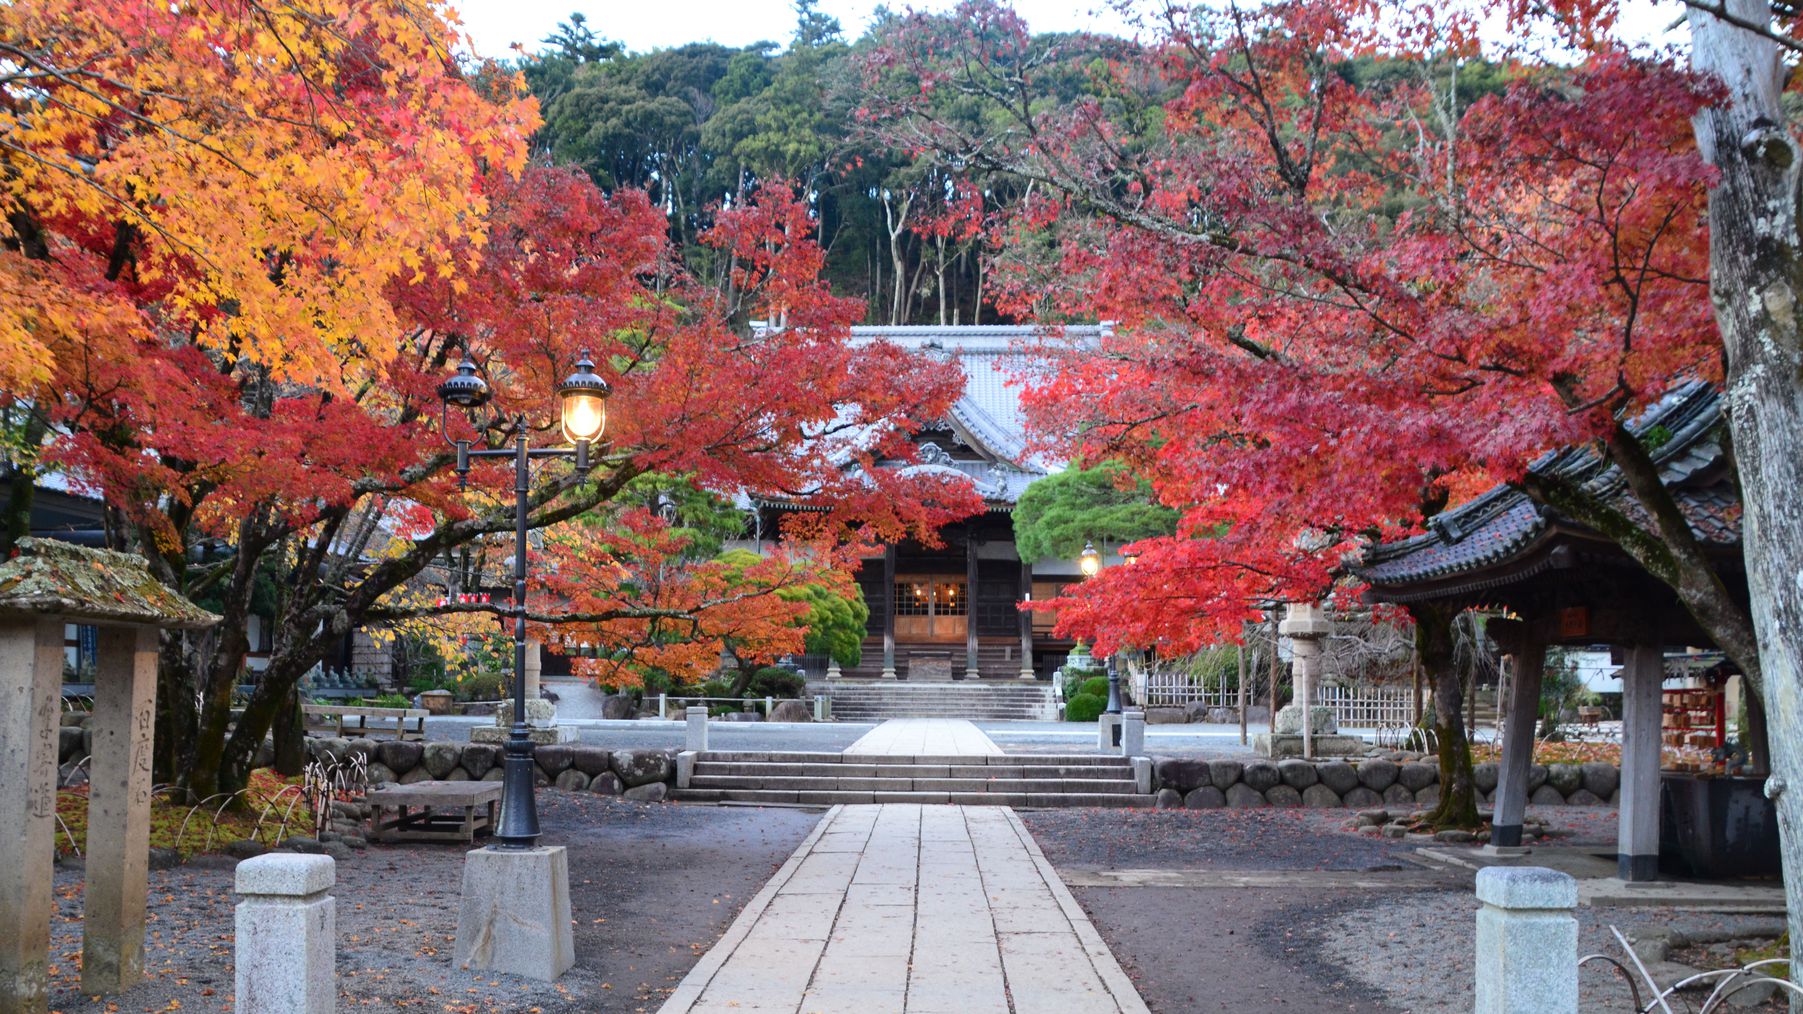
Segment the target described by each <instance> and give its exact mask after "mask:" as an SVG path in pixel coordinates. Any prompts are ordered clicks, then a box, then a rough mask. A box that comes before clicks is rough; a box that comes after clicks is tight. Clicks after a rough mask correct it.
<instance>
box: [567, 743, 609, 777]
mask: <svg viewBox="0 0 1803 1014" xmlns="http://www.w3.org/2000/svg"><path fill="white" fill-rule="evenodd" d="M612 764H613V751H612V750H608V749H606V748H604V747H598V746H573V747H570V765H571V766H572V767H574V768H575V769H576V770H578V771H580V772H582V773H583V774H585V775H587V776H589V777H590V778H594V777H595V776H596V775H599V774H605V773H606V772H607V771H609V770H610V767H611V765H612Z"/></svg>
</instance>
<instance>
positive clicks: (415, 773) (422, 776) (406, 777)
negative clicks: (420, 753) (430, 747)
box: [395, 764, 432, 785]
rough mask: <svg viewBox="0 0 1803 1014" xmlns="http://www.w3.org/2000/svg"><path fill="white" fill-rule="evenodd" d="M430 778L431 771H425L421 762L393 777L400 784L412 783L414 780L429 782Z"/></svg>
mask: <svg viewBox="0 0 1803 1014" xmlns="http://www.w3.org/2000/svg"><path fill="white" fill-rule="evenodd" d="M431 780H432V773H431V772H430V771H427V770H426V768H425V765H423V764H422V765H420V766H419V767H416V768H414V769H413V770H411V771H408V772H407V773H406V774H403V775H401V777H399V778H397V779H395V781H398V782H400V783H401V784H402V785H412V784H413V783H415V782H429V781H431Z"/></svg>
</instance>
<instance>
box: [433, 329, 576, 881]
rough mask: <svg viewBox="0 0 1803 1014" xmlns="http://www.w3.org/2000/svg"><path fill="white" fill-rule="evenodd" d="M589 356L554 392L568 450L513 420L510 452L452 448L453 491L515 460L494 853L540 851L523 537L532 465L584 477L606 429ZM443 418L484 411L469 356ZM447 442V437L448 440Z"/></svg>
mask: <svg viewBox="0 0 1803 1014" xmlns="http://www.w3.org/2000/svg"><path fill="white" fill-rule="evenodd" d="M594 368H595V364H594V363H593V362H591V361H590V360H589V357H588V353H586V352H584V353H583V354H582V358H581V359H579V360H577V362H576V372H575V373H573V374H571V375H570V376H569V377H568V378H567V379H565V380H564V382H563V383H561V384H559V385H558V386H557V396H558V403H559V406H558V407H559V413H558V415H559V423H560V425H561V429H562V432H563V436H564V438H565V439H566V440H568V441H569V442H570V444H571V445H572V446H569V447H532V446H530V444H529V433H530V430H529V428H528V426H527V424H526V417H525V416H524V415H523V414H522V415H519V416H517V417H516V418H515V427H514V434H515V435H514V441H513V446H512V447H493V448H477V449H472V448H471V447H470V442H469V441H468V440H453V441H450V442H451V445H452V446H453V447H455V448H457V469H456V470H457V484H458V486H459V487H462V486H466V485H467V484H468V482H469V473H470V460H471V459H472V458H509V457H510V458H512V459H513V493H514V526H513V608H512V609H511V610H510V611H511V612H512V613H513V727H512V729H511V730H509V734H508V739H507V746H506V755H507V759H506V764H505V767H504V768H503V775H502V781H501V819H500V826H499V827H498V828H496V829H495V836H494V843H493V844H492V845H491V846H490V847H491V848H496V849H508V850H523V849H530V848H533V847H534V846H536V845H537V844H538V837H539V830H538V800H537V798H536V792H537V788H536V786H535V784H534V781H533V773H532V767H533V761H532V754H533V743H532V738H531V733H530V731H529V729H528V727H527V725H526V531H527V520H528V515H529V513H530V493H531V480H532V470H531V464H532V459H533V458H573V459H574V460H575V465H576V470H577V472H579V473H584V474H586V473H587V472H588V470H589V447H590V445H591V444H593V443H594V442H595V441H597V440H599V439H601V434H602V432H603V431H604V430H605V429H606V427H607V395H608V386H607V381H605V380H603V379H601V378H600V377H599V376H597V375H596V374H595V372H594ZM438 397H439V399H440V400H441V401H442V402H443V403H444V412H445V415H446V416H447V418H448V416H449V414H450V410H451V409H452V408H453V407H455V408H460V409H463V410H465V411H468V412H474V411H475V410H476V409H479V408H481V407H482V406H483V405H485V404H487V403H488V398H489V389H488V383H487V382H486V381H484V380H483V379H482V378H481V377H480V376H479V375H478V374H477V372H476V364H475V363H474V362H472V361H471V360H470V359H469V358H468V357H467V356H466V357H464V360H463V362H462V363H460V364H458V366H457V372H456V374H455V375H453V376H451V377H450V378H449V379H447V380H446V381H445V382H444V383H442V384H440V385H439V386H438ZM446 439H447V440H450V438H449V436H448V435H447V436H446Z"/></svg>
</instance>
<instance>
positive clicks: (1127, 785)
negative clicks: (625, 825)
mask: <svg viewBox="0 0 1803 1014" xmlns="http://www.w3.org/2000/svg"><path fill="white" fill-rule="evenodd" d="M673 798H675V799H682V800H691V801H694V802H712V803H813V804H818V805H831V804H834V803H961V804H964V805H989V806H1111V807H1150V806H1151V805H1152V803H1153V801H1154V799H1155V797H1154V796H1151V795H1142V794H1140V792H1139V787H1138V785H1137V784H1136V783H1135V781H1134V778H1133V765H1132V762H1131V761H1130V760H1128V759H1127V758H1125V757H1103V756H1096V755H1088V754H1084V755H1072V756H1061V755H1053V754H1042V755H1031V754H1028V755H1015V756H1004V755H992V756H987V757H984V756H976V757H912V756H898V755H889V754H850V753H848V754H837V753H719V752H708V753H703V754H700V755H699V756H697V757H696V758H695V766H694V770H693V773H692V774H691V775H690V777H689V783H688V785H686V786H682V787H679V788H677V789H676V791H675V792H674V793H673Z"/></svg>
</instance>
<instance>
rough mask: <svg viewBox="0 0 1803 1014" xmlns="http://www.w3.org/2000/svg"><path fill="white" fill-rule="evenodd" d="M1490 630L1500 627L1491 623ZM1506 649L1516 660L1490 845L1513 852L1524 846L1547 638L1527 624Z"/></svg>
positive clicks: (1497, 782)
mask: <svg viewBox="0 0 1803 1014" xmlns="http://www.w3.org/2000/svg"><path fill="white" fill-rule="evenodd" d="M1491 626H1492V627H1493V628H1495V627H1497V626H1499V624H1498V623H1497V622H1496V621H1492V623H1491ZM1493 636H1494V635H1493ZM1505 647H1507V648H1508V649H1509V651H1510V653H1511V654H1513V655H1514V656H1515V678H1514V680H1513V681H1511V686H1510V688H1509V704H1508V706H1509V717H1508V721H1507V722H1506V723H1505V724H1504V725H1503V741H1502V764H1501V767H1500V769H1499V770H1498V772H1497V780H1496V800H1495V804H1496V809H1495V814H1494V818H1493V820H1492V823H1491V830H1490V844H1491V845H1494V846H1496V847H1499V848H1514V847H1517V846H1519V845H1520V844H1521V819H1522V816H1523V814H1524V813H1525V812H1526V810H1527V802H1528V768H1529V767H1530V766H1531V765H1532V764H1533V763H1534V725H1535V721H1536V719H1537V718H1538V717H1539V714H1540V679H1541V676H1542V675H1543V674H1544V673H1545V671H1546V638H1545V637H1544V636H1543V635H1542V634H1541V632H1540V631H1539V629H1538V628H1537V626H1536V625H1533V624H1526V625H1523V629H1522V631H1521V634H1520V636H1519V637H1518V638H1517V639H1516V640H1515V641H1514V643H1512V644H1506V645H1505Z"/></svg>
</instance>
